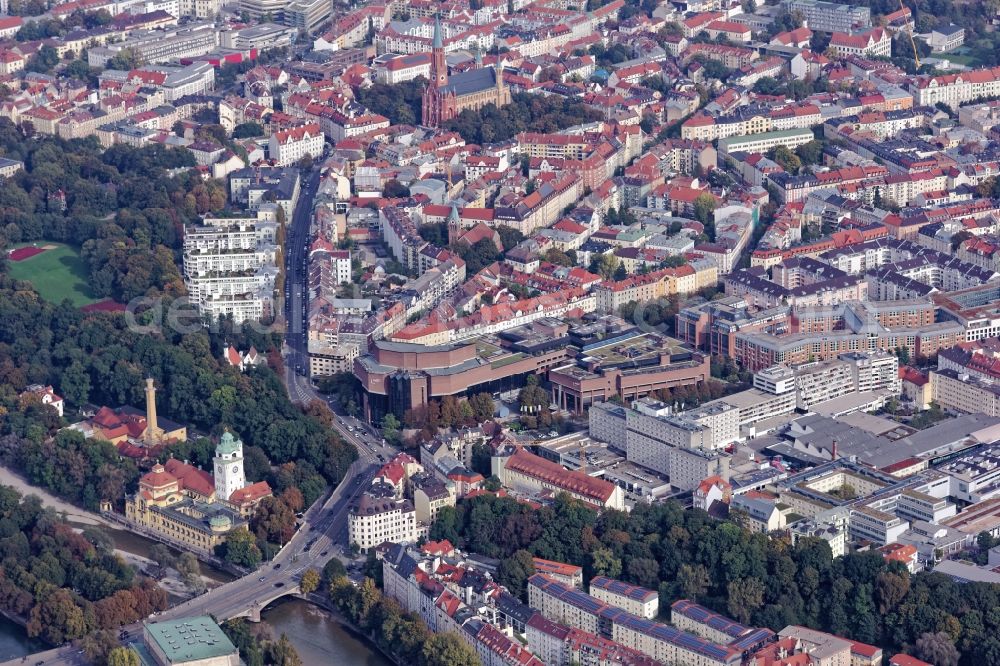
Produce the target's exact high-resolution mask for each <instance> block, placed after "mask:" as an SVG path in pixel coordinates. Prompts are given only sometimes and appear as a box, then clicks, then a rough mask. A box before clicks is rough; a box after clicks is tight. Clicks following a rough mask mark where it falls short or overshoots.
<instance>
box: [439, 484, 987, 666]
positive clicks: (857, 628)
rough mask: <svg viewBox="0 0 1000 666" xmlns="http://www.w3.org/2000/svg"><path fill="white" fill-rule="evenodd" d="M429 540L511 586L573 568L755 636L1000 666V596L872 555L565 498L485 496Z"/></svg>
mask: <svg viewBox="0 0 1000 666" xmlns="http://www.w3.org/2000/svg"><path fill="white" fill-rule="evenodd" d="M430 538H431V539H442V538H447V539H449V540H450V541H451V542H452V543H454V544H456V545H457V546H458V547H460V548H463V549H468V550H470V551H472V552H476V553H481V554H483V555H487V556H489V557H495V558H499V559H501V562H502V566H501V571H502V572H503V576H504V578H505V580H506V581H507V582H513V583H514V584H517V585H519V584H520V582H519V581H520V580H522V579H523V577H524V574H525V573H526V571H524V570H525V569H526V568H527V567H526V562H527V556H526V555H523V554H522V552H523V551H527V553H530V554H531V555H534V556H537V557H543V558H547V559H553V560H558V561H562V562H569V563H571V564H576V565H580V566H582V567H583V568H584V575H585V578H590V577H592V576H594V575H596V574H599V573H603V574H607V575H618V574H620V575H618V577H620V578H621V579H623V580H625V581H627V582H630V583H635V584H637V585H643V586H646V587H650V588H652V589H658V590H659V593H660V608H669V605H670V604H671V603H672V602H673V601H675V600H676V599H679V598H690V597H694V598H696V599H697V600H698V602H699V603H702V604H705V605H707V606H709V607H711V608H714V609H716V610H718V611H719V612H722V613H726V614H728V615H731V616H735V617H736V618H737V619H739V620H742V621H744V622H749V623H751V624H754V625H756V626H766V627H770V628H771V629H774V630H779V629H781V628H783V627H785V626H787V625H789V624H802V625H806V626H809V627H814V628H817V629H822V630H824V631H829V632H832V633H835V634H838V635H842V636H846V637H848V638H851V639H854V640H859V641H863V642H866V643H871V644H876V645H881V646H883V647H885V648H886V649H887V650H892V651H894V652H895V651H900V650H902V649H904V648H905V649H908V650H910V651H914V650H915V649H916V648H915V647H914V646H917V645H918V640H920V639H921V638H922V639H923V641H922V646H923V647H922V648H921V649H923V650H924V651H925V653H926V654H939V653H942V652H941V651H942V650H943V649H944V648H941V646H940V645H939V643H940V636H935V635H936V634H938V633H939V632H944V634H946V638H947V639H949V640H950V641H952V642H954V643H955V644H956V646H957V648H958V652H959V653H961V661H960V663H961V664H965V665H968V666H973V665H979V664H992V663H1000V661H998V659H1000V639H998V638H997V637H996V636H997V631H998V630H1000V613H998V612H997V609H998V608H1000V586H997V585H992V586H991V585H987V584H982V583H967V584H958V583H955V582H954V581H952V580H951V579H950V578H948V577H946V576H943V575H941V574H935V573H928V572H922V573H918V574H916V575H911V574H910V573H909V572H908V571H906V569H905V568H904V567H902V566H900V565H899V563H895V562H892V563H888V562H886V561H885V559H884V558H883V557H882V554H881V553H879V552H877V551H875V552H864V553H852V554H848V555H846V556H844V557H838V558H836V559H834V558H833V557H832V555H831V552H830V548H829V546H828V544H827V543H826V542H825V541H822V540H820V539H813V538H804V539H800V540H799V541H798V543H796V545H794V546H793V545H791V544H790V543H789V541H788V540H787V538H784V537H769V536H768V535H765V534H760V533H756V532H750V531H748V530H746V529H744V528H742V527H740V526H739V525H737V524H735V523H733V522H727V521H718V520H714V519H712V518H710V517H709V516H708V514H706V513H705V512H703V511H701V510H698V509H694V510H692V509H688V510H685V509H684V508H682V506H681V505H680V504H677V503H674V502H668V503H664V504H653V505H645V504H640V505H637V506H636V507H635V508H634V509H633V510H632V512H631V513H622V512H618V511H605V512H603V513H601V514H600V515H598V514H597V513H596V512H594V511H592V510H591V509H588V508H586V507H585V506H584V505H582V504H579V503H577V502H575V501H573V500H570V499H568V498H567V497H565V496H561V497H559V498H557V500H556V501H555V503H554V504H553V505H552V506H548V507H543V508H541V509H537V510H536V509H532V508H531V507H529V506H527V505H525V504H522V503H520V502H518V501H517V500H514V499H511V498H498V497H494V496H480V497H475V498H473V499H470V500H466V501H463V502H460V503H459V505H458V506H457V507H455V508H451V507H446V508H444V509H442V510H441V512H440V513H439V514H438V517H437V520H436V521H435V523H434V525H433V526H432V528H431V532H430ZM515 591H516V592H520V590H515ZM892 653H893V652H889V654H892ZM949 654H950V653H949Z"/></svg>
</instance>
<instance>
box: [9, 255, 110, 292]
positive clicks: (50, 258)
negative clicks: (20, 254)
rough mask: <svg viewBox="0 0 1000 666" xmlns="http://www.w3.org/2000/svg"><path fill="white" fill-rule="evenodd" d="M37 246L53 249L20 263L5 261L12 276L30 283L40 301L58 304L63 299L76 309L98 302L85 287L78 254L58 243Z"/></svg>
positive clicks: (87, 287)
mask: <svg viewBox="0 0 1000 666" xmlns="http://www.w3.org/2000/svg"><path fill="white" fill-rule="evenodd" d="M37 245H38V246H39V247H41V246H54V247H53V249H51V250H46V251H44V252H42V253H41V254H36V255H35V256H33V257H28V258H27V259H22V260H21V261H8V263H7V266H8V273H10V276H11V277H13V278H15V279H17V280H26V281H28V282H30V283H31V284H32V285H33V286H34V287H35V290H36V291H38V293H39V294H41V296H42V298H44V299H45V300H47V301H51V302H53V303H61V302H62V301H63V299H66V298H68V299H69V300H70V301H71V302H72V303H73V305H76V306H82V305H89V304H91V303H93V302H95V301H97V299H96V298H94V295H93V294H92V293H91V291H90V287H89V286H88V285H87V269H86V267H85V266H84V264H83V260H82V259H80V253H79V252H77V251H76V250H75V249H74V248H72V247H70V246H69V245H63V244H61V243H48V242H39V243H37Z"/></svg>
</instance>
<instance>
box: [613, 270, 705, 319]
mask: <svg viewBox="0 0 1000 666" xmlns="http://www.w3.org/2000/svg"><path fill="white" fill-rule="evenodd" d="M718 275H719V268H718V266H717V265H716V264H715V263H714V262H708V261H700V262H695V263H694V264H685V265H683V266H679V267H677V268H662V269H660V270H656V271H651V272H649V273H646V274H643V275H633V276H631V277H628V278H625V279H624V280H616V281H610V282H608V281H605V282H602V283H601V284H599V285H597V287H595V288H594V295H595V296H596V297H597V310H598V311H599V312H612V313H614V312H618V309H619V308H620V307H621V306H622V305H624V304H625V303H628V302H630V301H635V302H636V303H645V302H647V301H653V300H656V299H658V298H665V297H667V296H672V295H675V294H678V295H682V296H686V295H689V294H693V293H694V292H696V291H698V289H700V288H701V287H702V286H704V285H706V284H709V283H715V282H716V281H717V280H718Z"/></svg>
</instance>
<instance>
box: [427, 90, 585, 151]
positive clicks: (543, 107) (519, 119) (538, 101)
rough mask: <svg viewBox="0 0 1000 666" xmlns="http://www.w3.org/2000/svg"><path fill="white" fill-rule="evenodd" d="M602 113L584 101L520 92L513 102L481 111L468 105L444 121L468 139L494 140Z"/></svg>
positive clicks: (554, 128) (559, 126)
mask: <svg viewBox="0 0 1000 666" xmlns="http://www.w3.org/2000/svg"><path fill="white" fill-rule="evenodd" d="M601 119H602V116H601V114H600V113H599V112H598V111H596V110H594V109H591V108H589V107H587V106H585V105H584V104H582V103H581V102H577V101H573V100H570V99H566V98H561V97H558V96H555V95H552V96H550V97H545V96H542V95H528V94H525V93H518V94H515V95H514V96H513V99H512V101H511V103H510V104H508V105H506V106H504V107H502V108H499V109H498V108H497V107H496V106H494V105H492V104H489V105H487V106H486V107H484V108H483V109H481V110H479V111H472V110H469V109H466V110H465V111H462V113H460V114H458V117H457V118H455V119H453V120H450V121H448V122H447V123H445V128H446V129H449V130H452V131H454V132H458V133H459V134H461V135H462V138H463V139H465V140H466V141H467V142H468V143H476V144H483V143H495V142H498V141H506V140H508V139H512V138H514V136H515V135H516V134H517V133H518V132H556V131H558V130H562V129H566V128H567V127H571V126H572V125H578V124H580V123H586V122H593V121H596V120H601Z"/></svg>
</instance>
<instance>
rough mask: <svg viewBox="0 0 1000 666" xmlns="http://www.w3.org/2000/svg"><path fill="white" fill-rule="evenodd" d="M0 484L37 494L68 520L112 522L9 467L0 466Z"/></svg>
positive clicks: (25, 492) (28, 493)
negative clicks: (44, 487) (70, 501)
mask: <svg viewBox="0 0 1000 666" xmlns="http://www.w3.org/2000/svg"><path fill="white" fill-rule="evenodd" d="M0 485H5V486H11V487H12V488H14V489H16V490H17V492H19V493H21V495H36V496H37V497H38V499H40V500H42V506H46V507H51V508H53V509H55V510H56V511H57V512H58V513H60V514H65V516H66V518H67V520H71V521H73V522H75V523H80V524H83V525H103V526H105V527H110V526H111V523H110V522H109V521H107V520H105V519H104V518H102V517H101V516H99V515H98V514H96V513H92V512H90V511H87V510H86V509H81V508H80V507H78V506H73V505H72V504H70V503H69V502H67V501H66V500H63V499H59V498H58V497H56V496H55V495H53V494H52V493H50V492H48V491H47V490H45V489H43V488H38V487H37V486H33V485H31V484H30V483H29V482H28V481H27V479H25V478H24V477H23V476H21V474H20V473H19V472H16V471H14V470H12V469H10V468H9V467H4V466H0Z"/></svg>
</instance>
